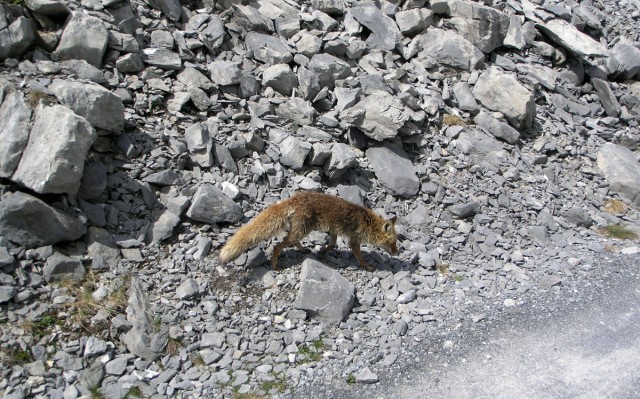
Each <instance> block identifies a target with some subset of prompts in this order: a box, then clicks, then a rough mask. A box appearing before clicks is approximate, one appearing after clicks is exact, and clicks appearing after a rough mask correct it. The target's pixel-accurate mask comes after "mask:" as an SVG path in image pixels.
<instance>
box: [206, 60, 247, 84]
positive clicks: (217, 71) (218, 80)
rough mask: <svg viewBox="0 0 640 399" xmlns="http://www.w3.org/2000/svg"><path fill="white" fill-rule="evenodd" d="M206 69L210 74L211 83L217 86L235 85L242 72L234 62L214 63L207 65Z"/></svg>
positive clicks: (238, 81)
mask: <svg viewBox="0 0 640 399" xmlns="http://www.w3.org/2000/svg"><path fill="white" fill-rule="evenodd" d="M207 69H208V70H209V72H210V73H211V81H212V82H213V83H215V84H217V85H221V86H227V85H235V84H238V83H240V79H241V78H242V71H241V70H240V68H239V67H238V64H237V63H235V62H231V61H214V62H211V63H209V64H208V65H207Z"/></svg>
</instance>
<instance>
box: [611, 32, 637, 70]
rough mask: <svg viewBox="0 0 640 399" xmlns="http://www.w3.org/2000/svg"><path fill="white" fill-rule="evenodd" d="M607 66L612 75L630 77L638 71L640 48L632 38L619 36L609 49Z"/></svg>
mask: <svg viewBox="0 0 640 399" xmlns="http://www.w3.org/2000/svg"><path fill="white" fill-rule="evenodd" d="M608 67H609V70H611V71H612V75H613V76H614V77H616V78H618V79H623V80H624V79H632V78H633V77H634V76H637V75H638V73H639V72H640V49H639V48H638V47H637V46H636V45H635V43H634V42H633V41H632V40H630V39H628V38H626V37H624V36H623V37H621V38H620V39H619V40H618V42H617V43H616V44H615V45H614V46H613V48H612V49H611V57H610V59H609V64H608Z"/></svg>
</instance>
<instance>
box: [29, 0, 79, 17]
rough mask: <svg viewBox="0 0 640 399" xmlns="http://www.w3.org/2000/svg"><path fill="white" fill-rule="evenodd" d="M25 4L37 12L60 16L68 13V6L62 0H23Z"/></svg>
mask: <svg viewBox="0 0 640 399" xmlns="http://www.w3.org/2000/svg"><path fill="white" fill-rule="evenodd" d="M24 3H25V5H26V6H27V7H28V8H29V9H30V10H32V11H35V12H37V13H38V14H43V15H48V16H51V17H60V16H65V15H68V14H69V12H70V11H69V7H67V5H66V4H64V3H65V2H64V1H62V0H25V2H24Z"/></svg>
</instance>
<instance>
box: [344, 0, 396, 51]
mask: <svg viewBox="0 0 640 399" xmlns="http://www.w3.org/2000/svg"><path fill="white" fill-rule="evenodd" d="M363 4H364V3H363ZM349 17H352V18H354V19H355V20H356V21H358V22H359V23H360V24H362V25H364V26H365V27H366V28H367V29H368V30H369V31H371V34H370V35H369V37H368V38H367V46H368V47H369V48H373V49H378V50H387V51H388V50H393V49H394V48H395V46H396V43H398V42H399V41H400V39H401V38H402V34H400V29H399V28H398V25H396V23H395V21H394V20H393V19H391V18H390V17H388V16H387V15H386V14H385V13H383V12H382V11H381V10H380V9H379V8H377V7H376V6H375V5H373V4H367V5H359V6H357V7H353V8H351V9H349V12H348V13H347V18H349Z"/></svg>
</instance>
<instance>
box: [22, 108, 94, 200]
mask: <svg viewBox="0 0 640 399" xmlns="http://www.w3.org/2000/svg"><path fill="white" fill-rule="evenodd" d="M95 139H96V132H95V130H94V129H93V128H92V127H91V126H90V125H89V123H88V122H87V121H86V119H84V118H82V117H80V116H78V115H76V114H74V113H73V112H72V111H71V110H70V109H69V108H67V107H64V106H62V105H54V106H51V107H46V106H45V107H43V106H41V107H39V108H38V109H37V110H36V115H35V120H34V122H33V127H32V128H31V134H30V136H29V142H28V143H27V146H26V148H25V149H24V151H23V153H22V159H21V160H20V163H19V164H18V167H17V168H16V171H15V172H14V174H13V177H12V180H14V181H16V182H19V183H21V184H23V185H25V186H26V187H29V188H30V189H32V190H34V191H35V192H38V193H42V194H44V193H70V194H76V193H77V192H78V188H79V187H80V179H81V178H82V172H83V170H84V162H85V159H86V157H87V153H88V151H89V148H91V146H92V145H93V142H94V141H95Z"/></svg>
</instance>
